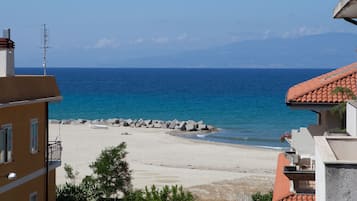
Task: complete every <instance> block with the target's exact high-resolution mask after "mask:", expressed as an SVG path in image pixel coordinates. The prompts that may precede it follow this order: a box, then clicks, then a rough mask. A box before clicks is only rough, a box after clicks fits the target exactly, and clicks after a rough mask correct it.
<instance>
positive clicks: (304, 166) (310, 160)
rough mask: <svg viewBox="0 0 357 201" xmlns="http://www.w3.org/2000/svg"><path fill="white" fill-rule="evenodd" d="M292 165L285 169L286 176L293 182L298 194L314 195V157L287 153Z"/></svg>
mask: <svg viewBox="0 0 357 201" xmlns="http://www.w3.org/2000/svg"><path fill="white" fill-rule="evenodd" d="M285 156H286V158H287V159H288V160H289V161H290V165H288V166H285V167H284V174H285V176H286V177H287V178H289V180H290V181H292V182H293V186H294V190H295V191H296V192H297V193H314V191H315V159H314V157H313V156H300V155H296V153H294V152H289V153H288V152H287V153H286V154H285Z"/></svg>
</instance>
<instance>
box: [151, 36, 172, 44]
mask: <svg viewBox="0 0 357 201" xmlns="http://www.w3.org/2000/svg"><path fill="white" fill-rule="evenodd" d="M151 40H152V41H153V42H154V43H158V44H165V43H168V42H169V41H170V40H169V38H167V37H157V38H152V39H151Z"/></svg>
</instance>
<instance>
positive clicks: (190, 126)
mask: <svg viewBox="0 0 357 201" xmlns="http://www.w3.org/2000/svg"><path fill="white" fill-rule="evenodd" d="M49 123H51V124H72V125H79V124H89V125H106V126H117V127H132V128H164V129H171V130H173V131H180V132H197V131H198V132H213V131H216V130H217V128H215V127H213V126H211V125H208V124H206V123H204V122H203V121H193V120H187V121H179V120H177V119H174V120H171V121H163V120H152V119H146V120H144V119H122V118H113V119H95V120H87V119H64V120H56V119H51V120H49Z"/></svg>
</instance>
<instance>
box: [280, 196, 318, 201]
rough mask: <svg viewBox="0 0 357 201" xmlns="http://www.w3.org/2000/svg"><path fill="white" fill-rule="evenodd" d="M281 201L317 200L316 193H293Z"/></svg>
mask: <svg viewBox="0 0 357 201" xmlns="http://www.w3.org/2000/svg"><path fill="white" fill-rule="evenodd" d="M279 201H315V195H314V194H291V195H289V196H287V197H285V198H283V199H281V200H279Z"/></svg>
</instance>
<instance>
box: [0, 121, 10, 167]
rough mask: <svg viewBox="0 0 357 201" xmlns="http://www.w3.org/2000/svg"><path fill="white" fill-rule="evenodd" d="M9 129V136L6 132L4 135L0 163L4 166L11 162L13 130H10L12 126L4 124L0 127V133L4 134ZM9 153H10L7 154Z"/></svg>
mask: <svg viewBox="0 0 357 201" xmlns="http://www.w3.org/2000/svg"><path fill="white" fill-rule="evenodd" d="M7 129H10V130H11V132H10V136H9V134H8V133H7V132H6V133H5V134H4V136H3V137H4V138H5V139H4V143H5V144H4V146H5V147H4V152H5V153H4V159H3V161H0V164H4V163H10V162H11V161H12V150H13V129H12V124H4V125H1V129H0V132H4V131H5V130H7ZM9 151H10V152H9Z"/></svg>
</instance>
